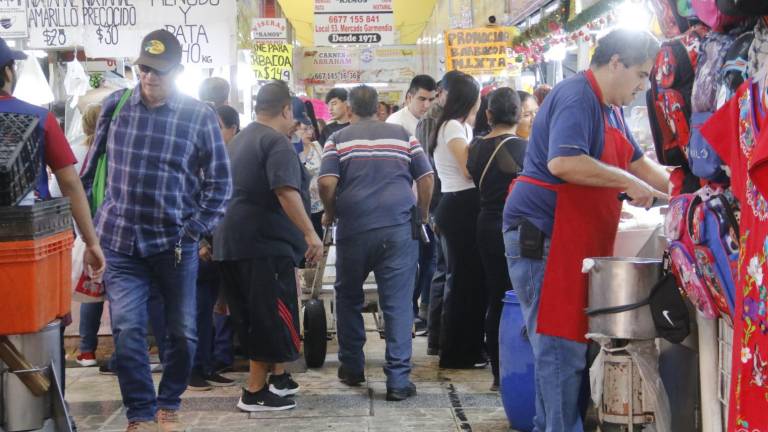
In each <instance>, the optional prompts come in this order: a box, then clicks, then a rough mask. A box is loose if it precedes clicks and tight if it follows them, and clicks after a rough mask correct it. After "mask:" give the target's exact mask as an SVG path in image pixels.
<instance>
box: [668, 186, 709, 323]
mask: <svg viewBox="0 0 768 432" xmlns="http://www.w3.org/2000/svg"><path fill="white" fill-rule="evenodd" d="M697 198H698V196H697V195H695V194H683V195H677V196H675V197H674V198H672V200H670V202H669V210H668V212H667V215H666V217H665V220H664V231H665V233H666V236H667V239H668V240H669V242H670V243H669V246H668V250H669V256H670V260H671V261H672V273H673V274H674V275H675V278H676V279H677V283H678V286H680V287H682V288H683V290H684V291H685V293H686V294H687V296H688V298H689V299H690V300H691V303H693V305H694V306H696V309H698V310H699V312H701V314H702V315H703V316H704V317H705V318H708V319H714V318H716V317H717V316H719V307H718V305H717V303H715V301H714V300H713V299H712V294H711V292H710V289H709V288H708V287H707V284H706V282H705V280H704V278H703V277H702V276H701V274H700V273H699V270H698V268H697V265H696V258H695V252H694V246H695V245H694V243H693V240H692V239H691V235H690V232H689V211H690V209H691V204H692V203H693V201H694V199H697ZM698 199H700V198H698Z"/></svg>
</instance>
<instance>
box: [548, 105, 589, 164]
mask: <svg viewBox="0 0 768 432" xmlns="http://www.w3.org/2000/svg"><path fill="white" fill-rule="evenodd" d="M584 100H585V99H584V97H583V96H582V95H581V94H571V95H562V99H561V100H560V101H558V103H557V104H553V105H550V106H551V112H550V113H549V114H550V117H549V140H548V142H549V148H548V150H547V161H551V160H552V159H554V158H556V157H561V156H580V155H591V151H590V150H591V149H592V145H593V143H594V137H595V130H594V113H593V112H592V109H591V108H590V107H589V106H585V103H584Z"/></svg>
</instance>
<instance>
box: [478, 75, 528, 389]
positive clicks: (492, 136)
mask: <svg viewBox="0 0 768 432" xmlns="http://www.w3.org/2000/svg"><path fill="white" fill-rule="evenodd" d="M520 105H521V104H520V97H519V96H518V94H517V93H516V92H515V91H514V90H512V89H511V88H508V87H502V88H500V89H497V90H494V91H493V92H492V93H491V94H490V95H489V96H488V111H487V112H486V115H487V116H488V123H490V125H491V126H492V129H491V132H490V133H489V134H487V135H486V136H485V137H483V138H475V139H474V140H473V142H472V144H471V145H470V146H469V162H468V163H467V169H468V170H469V173H470V174H471V175H472V179H473V180H474V182H475V185H476V186H477V189H478V190H479V191H480V215H479V216H478V218H477V244H478V245H480V258H481V260H482V262H483V269H484V270H485V287H486V288H485V289H486V291H487V294H488V310H487V313H486V316H485V344H486V348H487V351H488V355H489V357H490V360H491V369H492V372H493V386H492V387H491V390H494V391H495V390H498V388H499V322H500V321H501V308H502V300H503V298H504V293H505V292H507V291H509V290H510V289H512V284H511V283H510V281H509V273H508V272H507V261H506V258H505V257H504V238H503V237H502V233H501V222H502V212H503V210H504V201H505V199H506V197H507V190H508V188H509V184H510V183H511V182H512V180H514V179H515V177H517V175H518V173H519V172H520V171H522V168H523V158H524V156H525V147H526V146H527V144H528V142H527V141H526V140H524V139H522V138H520V137H519V136H517V135H516V133H515V132H516V128H517V122H518V121H519V119H520V111H521V109H520Z"/></svg>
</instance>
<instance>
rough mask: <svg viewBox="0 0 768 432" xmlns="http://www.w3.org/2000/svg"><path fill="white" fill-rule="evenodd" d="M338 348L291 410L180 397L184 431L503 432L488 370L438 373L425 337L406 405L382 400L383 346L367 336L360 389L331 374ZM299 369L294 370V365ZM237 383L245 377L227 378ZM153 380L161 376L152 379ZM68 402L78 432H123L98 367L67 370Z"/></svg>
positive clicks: (213, 397)
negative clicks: (244, 408) (249, 408)
mask: <svg viewBox="0 0 768 432" xmlns="http://www.w3.org/2000/svg"><path fill="white" fill-rule="evenodd" d="M335 352H336V348H335V346H334V345H331V346H329V355H328V359H327V361H326V363H325V366H324V367H323V368H322V369H310V370H307V371H304V372H301V371H299V372H295V373H294V378H295V379H296V381H297V382H299V384H300V385H301V386H302V390H301V392H300V393H299V395H298V396H297V397H296V402H297V404H298V406H297V408H296V409H294V410H290V411H283V412H276V413H254V414H250V415H249V414H246V413H242V412H239V411H238V410H237V409H236V408H235V403H236V402H237V399H238V397H239V394H240V390H239V388H240V387H239V385H238V386H235V387H230V388H224V389H221V388H219V389H214V390H211V391H207V392H187V393H185V394H184V396H183V405H182V420H183V421H184V422H185V424H187V425H188V427H189V429H188V430H189V431H211V432H214V431H215V432H225V431H226V432H229V431H232V432H238V431H281V432H282V431H337V432H346V431H350V432H352V431H354V432H358V431H361V432H362V431H371V432H373V431H377V432H384V431H392V432H394V431H398V432H402V431H418V432H432V431H434V432H447V431H474V432H480V431H504V432H506V431H508V430H509V425H508V423H507V419H506V417H505V415H504V409H503V408H502V405H501V399H500V397H499V395H498V394H497V393H492V392H491V391H490V390H489V387H490V385H491V373H490V369H484V370H471V371H466V370H464V371H458V370H440V369H438V367H437V358H436V357H429V356H426V355H425V352H426V338H423V337H418V338H416V339H414V358H413V363H414V369H413V373H412V379H413V381H414V382H415V383H416V385H417V386H418V394H417V396H416V397H414V398H411V399H408V400H406V401H404V402H387V401H385V400H384V394H385V390H386V388H385V377H384V373H383V371H382V368H381V367H382V364H383V357H384V354H383V352H384V342H383V341H382V340H381V339H380V338H379V337H378V334H377V333H375V332H369V333H368V343H367V345H366V357H367V359H368V360H367V370H366V377H367V382H366V383H365V385H364V386H361V387H359V388H350V387H347V386H346V385H344V384H341V383H340V382H339V380H338V378H337V377H336V368H337V367H338V359H337V358H336V354H335ZM298 368H299V369H300V368H301V367H300V365H299V366H298ZM229 376H230V377H231V378H235V379H237V381H238V384H242V383H243V382H244V380H245V376H246V374H245V373H231V374H229ZM154 377H155V380H156V381H157V380H159V378H160V375H159V374H155V376H154ZM67 400H68V401H69V405H70V410H71V414H72V415H73V416H74V417H75V419H76V422H77V427H78V431H80V432H88V431H122V430H123V429H124V428H125V426H126V420H125V414H124V411H123V409H122V403H121V402H120V391H119V388H118V385H117V379H116V378H115V377H112V376H102V375H99V374H98V371H97V369H96V368H74V367H73V368H70V369H68V370H67Z"/></svg>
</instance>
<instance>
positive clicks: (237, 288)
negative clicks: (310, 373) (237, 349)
mask: <svg viewBox="0 0 768 432" xmlns="http://www.w3.org/2000/svg"><path fill="white" fill-rule="evenodd" d="M294 267H295V266H294V263H293V260H292V259H291V258H287V257H286V258H284V257H269V258H253V259H246V260H239V261H224V262H222V263H221V275H222V279H223V286H224V292H225V295H226V297H227V302H228V303H229V311H230V315H231V319H232V323H233V325H234V327H235V331H236V332H237V335H238V338H239V339H240V343H241V344H242V345H243V347H244V348H245V350H246V353H247V354H248V358H249V359H250V360H253V361H260V362H265V363H283V362H291V361H294V360H296V359H297V358H298V357H299V350H300V348H301V339H300V338H299V306H298V295H297V292H296V275H295V270H294Z"/></svg>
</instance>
